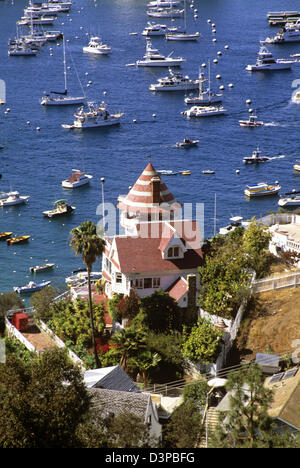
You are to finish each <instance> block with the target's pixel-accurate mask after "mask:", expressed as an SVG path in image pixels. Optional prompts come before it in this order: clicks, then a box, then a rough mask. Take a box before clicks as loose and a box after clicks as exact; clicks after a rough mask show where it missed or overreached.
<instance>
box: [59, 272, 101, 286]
mask: <svg viewBox="0 0 300 468" xmlns="http://www.w3.org/2000/svg"><path fill="white" fill-rule="evenodd" d="M87 278H88V273H87V271H79V272H78V273H76V274H75V275H72V276H68V277H67V278H65V282H66V284H67V286H69V287H74V286H77V285H80V284H81V283H85V282H86V281H87ZM90 278H91V281H92V282H96V281H99V279H101V278H102V272H101V271H92V272H91V274H90Z"/></svg>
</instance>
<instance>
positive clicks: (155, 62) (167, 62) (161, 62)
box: [136, 38, 185, 67]
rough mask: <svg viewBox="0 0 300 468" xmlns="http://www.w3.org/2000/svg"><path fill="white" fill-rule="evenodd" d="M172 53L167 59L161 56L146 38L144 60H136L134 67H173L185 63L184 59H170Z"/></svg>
mask: <svg viewBox="0 0 300 468" xmlns="http://www.w3.org/2000/svg"><path fill="white" fill-rule="evenodd" d="M172 53H173V52H171V54H169V55H168V56H167V57H166V56H164V55H162V54H161V53H160V52H159V51H158V49H156V48H155V47H153V45H152V43H151V41H150V39H148V38H147V43H146V54H145V55H144V60H137V61H136V65H137V66H138V67H174V66H180V65H181V64H182V62H185V59H184V58H182V57H178V58H172V57H171V55H172Z"/></svg>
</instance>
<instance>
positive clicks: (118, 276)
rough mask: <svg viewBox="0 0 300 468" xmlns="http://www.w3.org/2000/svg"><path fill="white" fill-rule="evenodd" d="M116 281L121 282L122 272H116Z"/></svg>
mask: <svg viewBox="0 0 300 468" xmlns="http://www.w3.org/2000/svg"><path fill="white" fill-rule="evenodd" d="M116 283H122V273H116Z"/></svg>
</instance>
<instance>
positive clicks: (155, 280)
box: [153, 278, 160, 288]
mask: <svg viewBox="0 0 300 468" xmlns="http://www.w3.org/2000/svg"><path fill="white" fill-rule="evenodd" d="M159 287H160V278H153V288H159Z"/></svg>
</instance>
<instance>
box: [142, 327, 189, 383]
mask: <svg viewBox="0 0 300 468" xmlns="http://www.w3.org/2000/svg"><path fill="white" fill-rule="evenodd" d="M147 349H149V350H150V351H151V352H152V353H157V354H158V355H159V356H160V361H159V362H158V363H157V365H156V366H155V367H151V368H150V369H149V373H148V375H149V377H150V378H151V380H152V381H154V382H171V381H173V380H178V379H181V378H182V377H183V373H184V369H183V356H182V335H181V334H180V333H179V332H176V331H174V332H173V331H171V332H168V333H156V332H152V331H150V332H149V333H148V334H147Z"/></svg>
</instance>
